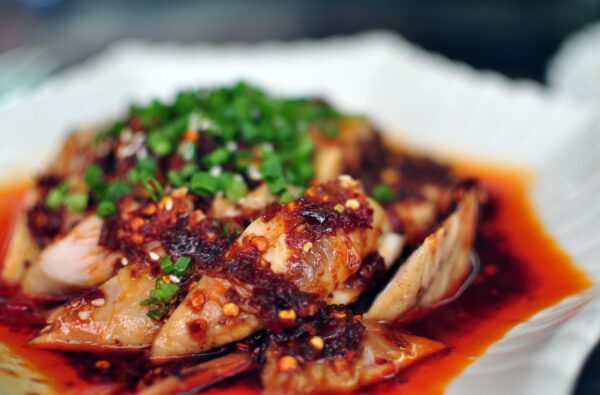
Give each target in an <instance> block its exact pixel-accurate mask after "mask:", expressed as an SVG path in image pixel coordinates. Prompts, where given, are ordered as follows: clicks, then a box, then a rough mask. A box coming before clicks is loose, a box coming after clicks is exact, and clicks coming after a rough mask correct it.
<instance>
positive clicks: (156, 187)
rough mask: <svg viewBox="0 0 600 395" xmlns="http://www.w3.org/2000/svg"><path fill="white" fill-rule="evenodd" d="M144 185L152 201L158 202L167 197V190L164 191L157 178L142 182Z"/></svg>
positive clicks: (149, 178)
mask: <svg viewBox="0 0 600 395" xmlns="http://www.w3.org/2000/svg"><path fill="white" fill-rule="evenodd" d="M142 183H143V184H144V188H145V189H146V191H147V192H148V195H149V196H150V199H152V200H154V201H156V202H158V201H159V200H160V199H162V198H163V196H164V195H165V190H164V189H163V186H162V185H161V184H160V182H158V180H157V179H156V178H154V177H148V178H146V179H144V180H142Z"/></svg>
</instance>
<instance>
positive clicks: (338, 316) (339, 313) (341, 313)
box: [333, 312, 346, 318]
mask: <svg viewBox="0 0 600 395" xmlns="http://www.w3.org/2000/svg"><path fill="white" fill-rule="evenodd" d="M333 315H335V317H336V318H345V317H346V313H344V312H335V313H333Z"/></svg>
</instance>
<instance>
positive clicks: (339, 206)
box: [333, 203, 344, 213]
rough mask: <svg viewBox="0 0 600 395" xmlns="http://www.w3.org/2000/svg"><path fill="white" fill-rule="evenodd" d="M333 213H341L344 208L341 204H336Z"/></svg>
mask: <svg viewBox="0 0 600 395" xmlns="http://www.w3.org/2000/svg"><path fill="white" fill-rule="evenodd" d="M333 208H334V209H335V211H337V212H338V213H341V212H343V211H344V206H342V205H341V204H339V203H338V204H336V205H335V206H334V207H333Z"/></svg>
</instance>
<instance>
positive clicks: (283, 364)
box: [277, 355, 298, 372]
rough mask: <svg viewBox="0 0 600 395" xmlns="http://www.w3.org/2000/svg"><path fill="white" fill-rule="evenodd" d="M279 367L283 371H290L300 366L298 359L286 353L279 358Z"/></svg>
mask: <svg viewBox="0 0 600 395" xmlns="http://www.w3.org/2000/svg"><path fill="white" fill-rule="evenodd" d="M277 367H278V368H279V370H281V371H282V372H290V371H292V370H294V369H296V368H297V367H298V360H297V359H296V358H294V357H292V356H291V355H285V356H283V357H281V358H280V359H279V362H278V363H277Z"/></svg>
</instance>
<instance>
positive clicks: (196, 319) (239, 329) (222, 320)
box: [152, 276, 263, 362]
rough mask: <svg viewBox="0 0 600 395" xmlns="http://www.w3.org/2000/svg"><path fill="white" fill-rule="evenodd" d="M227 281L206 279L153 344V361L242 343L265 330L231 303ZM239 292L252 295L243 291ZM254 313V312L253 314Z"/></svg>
mask: <svg viewBox="0 0 600 395" xmlns="http://www.w3.org/2000/svg"><path fill="white" fill-rule="evenodd" d="M232 287H233V285H232V283H231V282H230V281H228V280H224V279H220V278H214V277H209V276H203V277H202V278H201V279H200V280H199V281H198V283H197V284H196V286H195V287H194V289H193V290H192V291H190V292H189V293H188V295H187V296H186V298H185V299H184V301H183V302H182V303H181V304H180V305H179V306H178V307H177V308H176V309H175V311H174V312H173V314H172V315H171V316H170V317H169V319H168V320H167V322H166V323H165V324H164V326H163V327H162V328H161V330H160V332H159V334H158V335H157V337H156V339H155V340H154V342H153V344H152V358H153V360H154V361H155V362H165V361H167V360H168V359H170V358H173V357H179V356H182V355H186V354H192V353H199V352H203V351H207V350H210V349H211V348H215V347H218V346H222V345H224V344H227V343H230V342H233V341H236V340H239V339H243V338H244V337H246V336H249V335H251V334H252V333H254V332H255V331H257V330H259V329H261V328H262V327H263V325H262V323H261V321H260V319H259V318H258V316H257V315H256V314H255V313H249V312H247V311H244V310H247V309H244V308H243V306H242V308H240V306H239V305H237V304H234V303H232V302H231V300H230V297H229V296H228V291H229V290H230V289H231V288H232ZM235 288H236V292H237V293H238V294H240V293H246V294H249V293H248V291H247V290H244V289H242V287H239V286H237V287H235ZM254 311H255V310H254Z"/></svg>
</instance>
